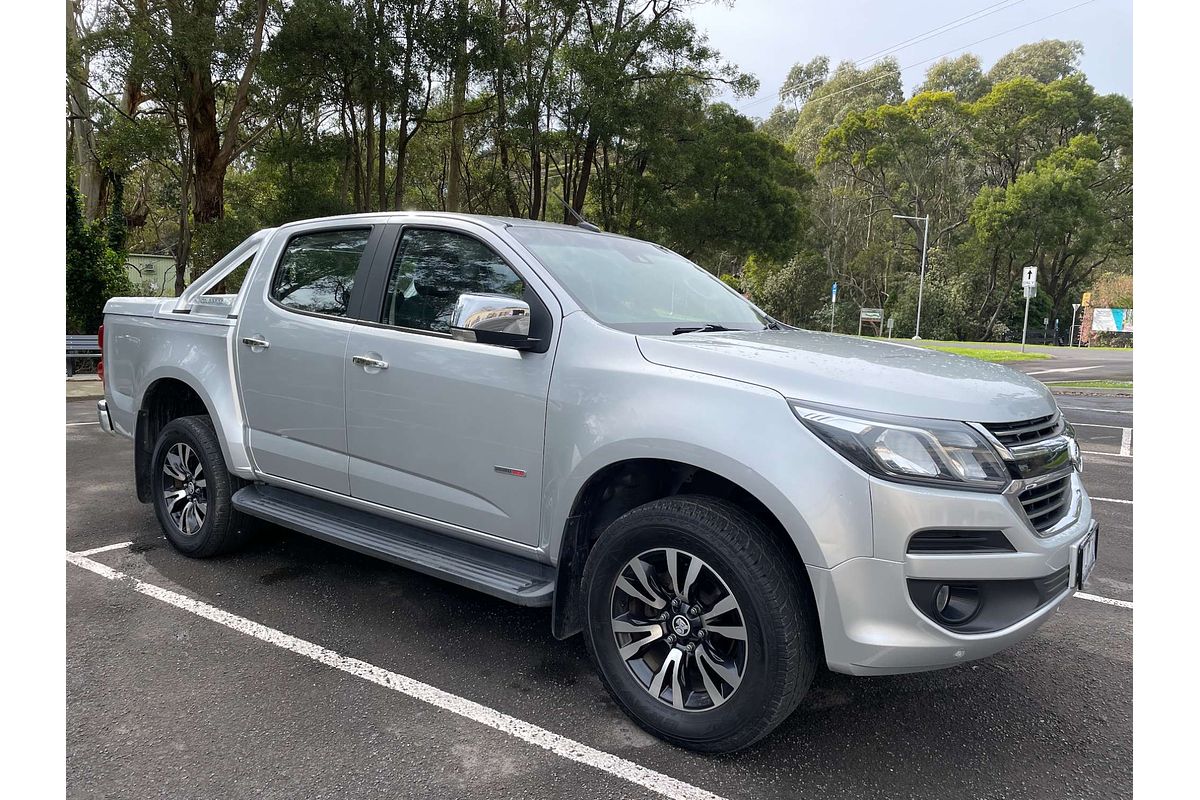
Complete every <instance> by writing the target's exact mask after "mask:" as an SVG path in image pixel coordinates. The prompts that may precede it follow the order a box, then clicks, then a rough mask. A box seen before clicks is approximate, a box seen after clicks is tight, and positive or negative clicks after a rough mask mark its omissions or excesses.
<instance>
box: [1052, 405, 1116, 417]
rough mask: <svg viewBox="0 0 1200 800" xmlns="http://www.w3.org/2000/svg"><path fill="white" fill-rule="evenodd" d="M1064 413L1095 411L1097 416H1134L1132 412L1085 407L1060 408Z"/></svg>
mask: <svg viewBox="0 0 1200 800" xmlns="http://www.w3.org/2000/svg"><path fill="white" fill-rule="evenodd" d="M1059 408H1060V409H1062V410H1063V411H1094V412H1096V413H1097V414H1128V415H1129V416H1133V412H1132V411H1119V410H1117V409H1115V408H1085V407H1084V406H1059Z"/></svg>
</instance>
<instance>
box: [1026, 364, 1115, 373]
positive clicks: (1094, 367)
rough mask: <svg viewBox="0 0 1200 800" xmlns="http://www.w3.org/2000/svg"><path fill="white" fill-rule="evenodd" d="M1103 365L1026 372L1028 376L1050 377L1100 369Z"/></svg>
mask: <svg viewBox="0 0 1200 800" xmlns="http://www.w3.org/2000/svg"><path fill="white" fill-rule="evenodd" d="M1103 366H1104V365H1103V364H1092V365H1091V366H1090V367H1059V368H1058V369H1039V370H1038V371H1037V372H1026V373H1025V374H1026V375H1049V374H1050V373H1051V372H1083V371H1084V370H1085V369H1100V368H1101V367H1103Z"/></svg>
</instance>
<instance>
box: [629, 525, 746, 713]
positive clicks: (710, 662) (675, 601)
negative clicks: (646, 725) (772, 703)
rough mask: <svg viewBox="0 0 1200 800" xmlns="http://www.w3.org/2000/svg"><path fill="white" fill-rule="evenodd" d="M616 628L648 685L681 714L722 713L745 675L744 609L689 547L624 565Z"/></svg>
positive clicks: (641, 680) (631, 667)
mask: <svg viewBox="0 0 1200 800" xmlns="http://www.w3.org/2000/svg"><path fill="white" fill-rule="evenodd" d="M612 630H613V636H614V638H615V639H616V643H617V651H618V653H619V654H620V656H621V658H622V660H624V662H625V665H626V666H627V667H628V668H629V671H630V673H632V674H633V676H634V678H636V679H637V680H638V682H639V683H640V684H641V685H642V688H644V689H645V690H646V691H647V692H649V693H650V695H651V696H652V697H654V698H655V699H657V700H658V701H659V702H661V703H663V704H665V705H668V706H670V707H672V708H675V709H677V710H680V711H708V710H710V709H713V708H716V707H717V706H719V705H721V704H722V703H724V702H725V701H726V700H728V699H729V698H730V697H731V696H732V695H733V693H734V692H735V691H737V688H738V686H740V685H741V683H742V680H743V678H744V677H745V671H746V656H747V650H746V648H747V642H746V638H747V637H746V619H745V616H744V615H743V613H742V608H741V606H740V605H739V604H738V601H737V598H736V597H734V595H733V592H732V591H730V589H729V585H728V584H727V583H726V582H725V580H724V579H723V578H722V577H721V576H720V575H719V574H718V573H717V571H716V570H715V569H713V568H712V567H711V566H710V565H709V564H707V563H706V562H704V561H703V560H702V559H700V558H699V557H698V556H696V555H693V554H691V553H688V552H686V551H684V550H679V549H675V548H658V549H654V550H647V551H646V552H643V553H641V554H639V555H638V556H636V557H634V558H632V559H630V560H629V561H628V562H627V563H626V564H625V566H624V567H622V569H621V571H620V572H619V573H618V575H617V579H616V582H615V583H614V585H613V590H612Z"/></svg>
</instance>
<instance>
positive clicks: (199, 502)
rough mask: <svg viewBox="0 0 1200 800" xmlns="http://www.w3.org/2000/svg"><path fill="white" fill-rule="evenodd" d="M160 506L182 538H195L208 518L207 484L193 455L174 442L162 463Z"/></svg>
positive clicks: (202, 466) (194, 453)
mask: <svg viewBox="0 0 1200 800" xmlns="http://www.w3.org/2000/svg"><path fill="white" fill-rule="evenodd" d="M162 471H163V478H164V479H163V488H162V494H163V502H164V505H165V508H166V509H167V514H168V516H170V517H171V521H172V522H174V523H175V527H176V528H178V529H179V532H180V533H182V534H183V535H184V536H195V535H196V534H197V533H199V531H200V528H201V527H203V525H204V517H205V515H207V514H208V482H207V480H206V479H205V477H204V464H203V463H202V462H201V461H200V456H199V455H197V454H196V451H195V450H193V449H192V448H191V447H189V446H188V445H187V444H185V443H184V442H176V443H175V444H173V445H171V447H170V449H169V450H167V456H166V458H165V459H163V468H162Z"/></svg>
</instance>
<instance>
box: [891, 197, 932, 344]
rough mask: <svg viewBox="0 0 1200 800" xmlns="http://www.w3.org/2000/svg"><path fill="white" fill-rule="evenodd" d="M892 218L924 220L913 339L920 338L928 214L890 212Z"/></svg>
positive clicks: (927, 247)
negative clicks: (906, 214) (910, 214)
mask: <svg viewBox="0 0 1200 800" xmlns="http://www.w3.org/2000/svg"><path fill="white" fill-rule="evenodd" d="M892 218H893V219H911V220H925V235H924V236H922V237H921V281H920V283H918V284H917V330H916V333H915V334H914V335H913V338H914V339H920V338H921V303H922V302H923V301H924V299H925V254H926V252H928V250H929V215H928V214H926V215H925V216H923V217H909V216H905V215H904V214H892Z"/></svg>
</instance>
